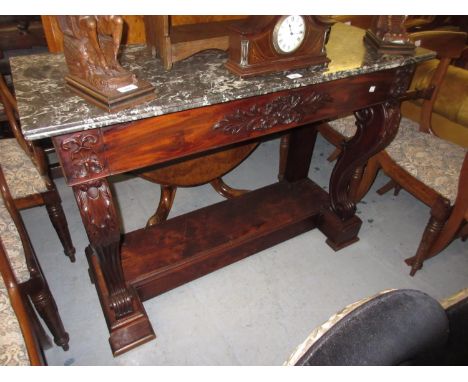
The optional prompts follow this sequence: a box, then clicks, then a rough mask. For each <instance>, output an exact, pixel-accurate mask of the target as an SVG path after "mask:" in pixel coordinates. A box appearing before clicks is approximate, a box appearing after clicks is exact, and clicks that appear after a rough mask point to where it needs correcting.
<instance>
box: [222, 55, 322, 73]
mask: <svg viewBox="0 0 468 382" xmlns="http://www.w3.org/2000/svg"><path fill="white" fill-rule="evenodd" d="M329 62H330V60H329V59H328V58H327V57H326V56H318V57H304V58H303V59H302V60H300V61H292V60H288V59H285V60H283V61H279V60H278V61H277V62H275V63H274V64H271V63H260V64H256V65H246V66H243V65H240V64H239V63H237V62H234V61H230V60H228V62H226V64H225V66H226V69H228V70H229V71H231V72H232V73H234V74H236V75H238V76H240V77H241V78H247V77H253V76H258V75H263V74H269V73H275V72H281V71H286V70H288V71H289V70H297V69H303V68H309V69H312V68H313V69H314V70H317V71H320V70H325V69H326V68H327V67H328V63H329Z"/></svg>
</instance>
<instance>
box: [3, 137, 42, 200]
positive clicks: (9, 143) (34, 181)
mask: <svg viewBox="0 0 468 382" xmlns="http://www.w3.org/2000/svg"><path fill="white" fill-rule="evenodd" d="M0 165H1V166H2V169H3V173H4V174H5V178H6V181H7V183H8V187H9V188H10V192H11V194H12V196H13V198H14V199H19V198H24V197H27V196H30V195H34V194H40V193H42V192H46V191H47V185H46V183H45V180H44V179H43V178H42V176H41V175H40V174H39V171H38V170H37V168H36V166H34V163H33V162H32V160H31V158H30V157H29V156H28V155H27V154H26V153H25V152H24V150H23V149H22V148H21V146H20V145H19V144H18V142H17V140H16V139H15V138H10V139H0Z"/></svg>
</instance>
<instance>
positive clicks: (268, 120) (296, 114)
mask: <svg viewBox="0 0 468 382" xmlns="http://www.w3.org/2000/svg"><path fill="white" fill-rule="evenodd" d="M332 100H333V99H332V97H331V96H330V95H329V94H326V93H324V94H320V93H315V92H312V93H311V94H309V95H307V96H304V95H301V94H288V95H285V96H280V97H277V98H275V99H273V100H272V101H271V102H268V103H266V104H263V105H258V104H254V105H252V106H251V107H249V108H245V109H242V108H239V109H237V110H236V111H235V112H234V113H232V114H229V115H227V116H226V117H224V118H223V119H222V120H220V121H219V122H217V123H216V124H215V125H214V126H213V129H214V130H218V129H221V130H223V132H225V133H227V134H233V135H234V134H242V133H249V132H252V131H263V130H268V129H271V128H273V127H275V126H278V125H288V124H291V123H298V122H300V121H301V120H303V119H304V117H305V116H306V115H308V114H311V113H314V112H316V111H317V110H318V109H320V108H321V107H323V106H324V105H325V103H327V102H331V101H332Z"/></svg>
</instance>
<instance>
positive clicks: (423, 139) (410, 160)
mask: <svg viewBox="0 0 468 382" xmlns="http://www.w3.org/2000/svg"><path fill="white" fill-rule="evenodd" d="M329 125H330V126H331V127H332V128H333V129H334V130H335V131H337V132H338V133H340V134H341V135H343V136H344V137H345V138H351V137H352V136H353V135H354V134H355V133H356V126H355V119H354V116H352V115H351V116H348V117H345V118H340V119H337V120H335V121H332V122H329ZM385 151H386V152H387V154H388V155H389V156H390V157H391V158H392V159H393V160H394V161H395V162H396V163H397V164H398V165H399V166H400V167H401V168H403V169H404V170H405V171H407V172H408V173H409V174H411V175H412V176H414V177H415V178H416V179H418V180H419V181H421V182H423V183H424V184H426V185H427V186H429V187H430V188H432V189H433V190H434V191H436V192H438V193H439V194H441V195H442V196H443V197H445V198H447V199H448V200H450V202H451V204H453V203H454V202H455V199H456V197H457V191H458V179H459V175H460V170H461V167H462V164H463V159H464V157H465V154H466V152H467V149H466V148H463V147H461V146H458V145H456V144H454V143H451V142H448V141H445V140H443V139H440V138H438V137H436V136H435V135H432V134H425V133H421V132H420V131H419V125H418V124H417V123H415V122H413V121H411V120H410V119H407V118H402V119H401V122H400V128H399V130H398V134H397V136H396V137H395V139H394V140H393V141H392V142H391V143H390V145H389V146H388V147H387V148H386V149H385Z"/></svg>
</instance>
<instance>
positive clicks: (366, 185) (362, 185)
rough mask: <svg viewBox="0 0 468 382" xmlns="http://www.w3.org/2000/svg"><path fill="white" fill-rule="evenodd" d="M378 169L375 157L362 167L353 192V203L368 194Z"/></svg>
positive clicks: (378, 165)
mask: <svg viewBox="0 0 468 382" xmlns="http://www.w3.org/2000/svg"><path fill="white" fill-rule="evenodd" d="M379 169H380V164H379V161H378V158H377V156H373V157H372V158H370V159H369V161H368V162H367V164H366V166H365V167H364V173H363V174H362V177H361V180H360V182H359V184H358V187H357V190H356V191H355V192H354V198H353V200H354V202H355V203H357V202H359V201H360V200H361V199H362V198H364V196H366V194H367V193H368V192H369V189H370V188H371V186H372V184H373V183H374V180H375V177H376V176H377V172H378V171H379Z"/></svg>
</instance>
